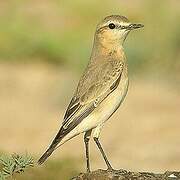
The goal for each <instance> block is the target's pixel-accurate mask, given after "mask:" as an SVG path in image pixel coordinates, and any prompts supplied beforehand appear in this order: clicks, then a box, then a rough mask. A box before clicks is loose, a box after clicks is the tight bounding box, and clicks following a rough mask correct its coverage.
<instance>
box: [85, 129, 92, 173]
mask: <svg viewBox="0 0 180 180" xmlns="http://www.w3.org/2000/svg"><path fill="white" fill-rule="evenodd" d="M90 136H91V130H90V131H87V132H86V133H85V135H84V143H85V148H86V164H87V172H88V173H89V172H90V163H89V139H90Z"/></svg>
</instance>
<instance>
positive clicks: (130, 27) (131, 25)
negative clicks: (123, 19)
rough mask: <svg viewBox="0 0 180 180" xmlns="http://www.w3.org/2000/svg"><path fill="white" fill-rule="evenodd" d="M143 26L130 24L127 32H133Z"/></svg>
mask: <svg viewBox="0 0 180 180" xmlns="http://www.w3.org/2000/svg"><path fill="white" fill-rule="evenodd" d="M143 27H144V25H143V24H130V25H129V26H127V28H126V29H127V30H133V29H138V28H143Z"/></svg>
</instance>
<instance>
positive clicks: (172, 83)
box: [0, 0, 180, 180]
mask: <svg viewBox="0 0 180 180" xmlns="http://www.w3.org/2000/svg"><path fill="white" fill-rule="evenodd" d="M111 14H120V15H125V16H127V17H128V18H129V19H130V21H132V22H137V23H143V24H144V25H145V28H144V29H141V30H139V31H134V32H132V33H131V34H130V35H129V37H128V39H127V41H126V43H125V51H126V55H127V58H128V62H129V76H130V88H129V92H128V95H127V97H126V99H125V101H124V103H123V105H122V106H121V108H120V109H119V110H118V111H117V112H116V113H115V114H114V115H113V117H112V118H111V120H110V121H109V122H108V123H107V124H106V126H105V127H104V129H103V131H102V134H101V141H102V144H103V146H104V149H105V151H106V153H107V155H108V157H109V159H110V160H111V163H112V164H113V166H114V168H117V169H120V168H124V169H128V170H133V171H154V172H162V171H165V170H179V169H180V153H179V149H180V132H179V128H180V21H179V18H180V1H179V0H158V1H155V0H134V1H130V0H126V1H121V0H104V1H97V0H91V1H84V0H76V1H68V0H67V1H65V0H63V1H62V0H43V1H41V0H28V1H23V0H16V1H13V0H12V1H11V0H6V1H4V0H1V1H0V135H1V136H0V151H1V152H2V154H3V153H5V154H7V153H14V152H17V153H24V152H28V153H29V154H32V155H33V156H34V157H35V159H36V158H38V157H39V156H40V155H41V154H42V153H43V152H44V150H45V149H46V148H47V146H48V145H49V143H50V142H51V140H52V138H53V137H54V135H55V134H56V132H57V131H58V129H59V126H60V125H61V122H62V119H63V114H64V111H65V108H66V107H67V105H68V103H69V101H70V99H71V97H72V93H73V92H74V90H75V87H76V85H77V82H78V79H79V77H80V75H81V73H82V71H83V69H84V68H85V66H86V64H87V62H88V60H89V56H90V53H91V48H92V43H93V36H94V31H95V28H96V25H97V23H98V22H99V21H100V20H101V19H102V18H104V17H105V16H107V15H111ZM91 165H92V169H93V170H94V169H97V168H105V165H104V162H103V159H102V158H101V155H100V154H99V151H98V150H97V149H96V147H95V144H94V142H93V141H92V142H91ZM82 171H85V158H84V144H83V139H82V135H80V136H78V137H76V138H74V139H73V140H72V141H69V142H68V143H66V144H65V145H64V146H62V147H61V148H60V149H59V150H57V151H56V152H55V153H54V155H53V156H51V157H50V158H49V161H47V162H46V164H45V165H44V166H42V167H39V168H34V169H32V170H31V171H28V172H26V173H25V174H24V175H23V176H21V177H20V178H19V179H32V178H34V179H39V178H41V179H42V180H43V179H51V180H52V179H56V178H57V176H58V177H62V179H68V178H69V177H71V176H73V175H76V174H77V173H78V172H82Z"/></svg>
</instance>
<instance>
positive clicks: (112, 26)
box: [95, 15, 144, 45]
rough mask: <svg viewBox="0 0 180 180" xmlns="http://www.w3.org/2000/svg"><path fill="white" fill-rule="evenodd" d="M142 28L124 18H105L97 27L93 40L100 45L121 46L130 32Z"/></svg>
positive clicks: (116, 16) (113, 16) (140, 25)
mask: <svg viewBox="0 0 180 180" xmlns="http://www.w3.org/2000/svg"><path fill="white" fill-rule="evenodd" d="M142 27H144V25H142V24H134V23H131V22H129V20H128V19H127V18H126V17H124V16H120V15H112V16H107V17H106V18H105V19H103V20H102V21H101V22H100V23H99V24H98V25H97V29H96V34H95V38H96V39H97V40H98V42H100V43H102V45H107V44H109V45H111V44H123V42H124V40H125V39H126V37H127V35H128V33H129V32H130V31H131V30H134V29H137V28H142Z"/></svg>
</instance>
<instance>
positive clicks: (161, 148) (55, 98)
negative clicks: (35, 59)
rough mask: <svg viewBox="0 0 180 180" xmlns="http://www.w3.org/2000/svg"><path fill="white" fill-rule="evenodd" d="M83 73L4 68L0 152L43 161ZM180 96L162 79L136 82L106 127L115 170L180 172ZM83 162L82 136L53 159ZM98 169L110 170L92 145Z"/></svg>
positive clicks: (1, 68) (104, 135) (105, 137)
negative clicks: (42, 155)
mask: <svg viewBox="0 0 180 180" xmlns="http://www.w3.org/2000/svg"><path fill="white" fill-rule="evenodd" d="M77 80H78V75H75V74H73V73H71V72H68V71H66V70H63V69H57V68H53V67H48V66H42V65H36V66H32V65H26V66H17V65H11V66H10V65H0V135H1V136H0V150H2V151H5V152H11V153H13V152H26V151H27V152H29V153H32V154H34V155H36V156H37V157H38V156H40V155H41V153H42V152H43V151H44V150H45V149H46V147H47V146H48V144H49V143H50V141H51V140H52V138H53V136H54V135H55V134H56V132H57V130H58V129H59V126H60V125H61V122H62V118H63V113H64V110H65V107H66V106H67V105H68V103H69V100H70V98H71V94H72V92H73V90H74V88H75V86H76V84H77ZM179 129H180V93H179V92H178V90H177V89H176V88H175V87H170V86H168V85H166V84H165V83H164V84H163V83H160V82H159V81H158V80H146V81H145V80H134V79H131V81H130V88H129V92H128V96H127V97H126V99H125V101H124V103H123V104H122V106H121V108H120V109H119V110H118V111H117V112H116V113H115V114H114V116H113V117H112V118H111V119H110V120H109V121H108V123H107V124H106V126H105V127H104V129H103V131H102V134H101V140H102V144H103V145H104V149H105V151H106V152H107V155H108V157H109V159H111V162H112V164H113V166H114V167H115V168H127V169H131V170H141V171H155V172H158V171H159V172H160V171H164V170H167V169H169V170H178V169H180V130H179ZM66 156H69V157H76V158H80V159H81V160H80V162H82V168H84V165H85V162H84V161H83V158H84V144H83V141H82V136H78V137H76V138H74V139H73V140H71V141H69V142H68V143H66V144H65V145H64V146H62V147H61V148H60V149H59V150H58V151H56V152H55V153H54V155H53V156H52V157H51V159H53V158H59V159H61V158H63V157H66ZM91 160H92V166H93V167H92V168H93V169H95V168H98V167H105V166H104V162H103V160H102V158H101V156H100V154H99V152H98V151H97V149H96V147H95V145H94V142H93V141H92V142H91Z"/></svg>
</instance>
